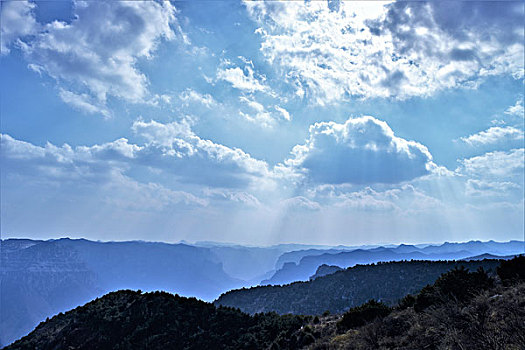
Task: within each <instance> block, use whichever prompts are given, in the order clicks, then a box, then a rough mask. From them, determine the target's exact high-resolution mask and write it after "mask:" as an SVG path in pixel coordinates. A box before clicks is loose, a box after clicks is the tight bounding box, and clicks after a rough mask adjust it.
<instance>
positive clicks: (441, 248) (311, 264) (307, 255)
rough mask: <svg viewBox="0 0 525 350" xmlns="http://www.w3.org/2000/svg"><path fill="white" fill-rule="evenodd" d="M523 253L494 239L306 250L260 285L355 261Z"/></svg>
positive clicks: (285, 258)
mask: <svg viewBox="0 0 525 350" xmlns="http://www.w3.org/2000/svg"><path fill="white" fill-rule="evenodd" d="M523 252H524V244H523V242H520V241H510V242H502V243H500V242H494V241H488V242H481V241H469V242H464V243H449V242H445V243H443V244H442V245H437V246H436V245H429V246H425V247H422V248H419V247H417V246H415V245H405V244H401V245H399V246H396V247H393V248H387V247H382V246H380V247H376V248H372V249H355V250H334V249H331V250H328V251H322V250H318V249H316V250H304V251H297V252H290V253H285V254H283V255H282V256H281V257H280V258H279V260H278V262H277V265H276V267H278V266H280V268H278V269H277V271H276V272H275V273H274V275H273V276H272V277H271V278H269V279H266V280H263V281H261V283H260V285H281V284H287V283H291V282H294V281H307V280H308V279H309V278H310V276H312V275H313V274H315V272H316V270H317V268H318V267H319V266H321V265H336V266H339V267H343V268H346V267H351V266H354V265H356V264H370V263H376V262H380V261H402V260H412V259H414V260H432V261H436V260H457V259H465V258H469V257H472V256H476V255H481V254H492V255H494V256H514V255H517V254H520V253H523Z"/></svg>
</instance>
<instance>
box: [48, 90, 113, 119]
mask: <svg viewBox="0 0 525 350" xmlns="http://www.w3.org/2000/svg"><path fill="white" fill-rule="evenodd" d="M58 95H59V96H60V98H61V99H62V101H64V102H65V103H67V104H69V105H71V106H72V107H73V108H76V109H78V110H80V111H81V112H84V113H88V114H97V113H99V114H102V115H103V116H104V117H106V118H109V117H110V116H111V114H110V112H109V110H108V109H107V108H105V107H102V106H101V105H99V104H98V101H96V100H95V99H94V98H93V97H91V96H90V95H88V94H76V93H74V92H71V91H68V90H64V89H62V88H61V89H59V92H58Z"/></svg>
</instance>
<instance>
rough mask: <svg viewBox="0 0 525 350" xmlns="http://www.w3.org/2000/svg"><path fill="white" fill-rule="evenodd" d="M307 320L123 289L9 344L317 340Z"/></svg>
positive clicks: (284, 343)
mask: <svg viewBox="0 0 525 350" xmlns="http://www.w3.org/2000/svg"><path fill="white" fill-rule="evenodd" d="M306 321H307V318H305V317H300V316H278V315H277V314H275V313H273V314H272V313H270V314H258V315H254V316H250V315H247V314H245V313H242V312H241V311H239V310H236V309H232V308H226V307H219V308H216V307H215V306H213V305H212V304H209V303H205V302H203V301H200V300H197V299H195V298H184V297H180V296H178V295H172V294H168V293H164V292H152V293H141V292H140V291H138V292H137V291H130V290H122V291H118V292H112V293H109V294H107V295H105V296H103V297H102V298H97V299H95V300H94V301H92V302H90V303H88V304H86V305H84V306H81V307H78V308H76V309H74V310H72V311H69V312H67V313H65V314H59V315H57V316H55V317H53V318H52V319H50V320H47V321H46V322H43V323H41V324H40V325H39V326H38V327H37V328H36V329H35V330H34V331H33V332H31V333H30V334H29V335H28V336H26V337H24V338H22V339H20V340H18V341H16V342H15V343H13V344H12V345H11V346H8V347H7V348H6V349H11V350H13V349H42V350H45V349H196V350H197V349H198V350H202V349H264V348H268V347H270V346H274V347H277V348H285V349H294V348H295V349H296V348H299V347H301V346H304V345H306V344H307V343H308V342H312V341H313V340H314V339H313V338H312V336H309V335H308V334H305V333H304V332H302V331H301V327H302V326H303V325H304V324H305V323H306Z"/></svg>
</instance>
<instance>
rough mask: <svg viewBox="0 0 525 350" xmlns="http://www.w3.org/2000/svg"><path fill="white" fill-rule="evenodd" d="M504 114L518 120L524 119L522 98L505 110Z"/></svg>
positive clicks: (524, 112)
mask: <svg viewBox="0 0 525 350" xmlns="http://www.w3.org/2000/svg"><path fill="white" fill-rule="evenodd" d="M505 114H508V115H511V116H515V117H518V118H525V111H524V109H523V98H520V99H519V100H517V101H516V104H515V105H514V106H510V107H509V108H507V110H506V111H505Z"/></svg>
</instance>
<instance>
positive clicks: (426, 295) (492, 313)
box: [306, 256, 525, 350]
mask: <svg viewBox="0 0 525 350" xmlns="http://www.w3.org/2000/svg"><path fill="white" fill-rule="evenodd" d="M522 271H525V257H523V256H522V257H519V258H515V259H513V260H511V261H508V262H502V264H501V267H500V268H498V276H497V277H496V279H493V278H491V277H489V276H488V275H487V273H486V272H485V271H483V270H482V269H479V270H477V271H475V272H469V271H467V270H466V269H462V268H458V269H454V270H452V271H450V272H447V273H445V274H443V275H442V276H441V277H440V278H439V279H438V280H437V281H436V283H434V284H433V285H429V286H427V287H425V288H424V289H423V290H422V291H421V292H420V293H418V294H417V295H413V296H407V297H405V298H404V299H403V300H402V301H401V302H400V303H399V304H398V305H397V306H396V307H393V308H389V307H388V306H386V305H384V304H381V303H378V302H374V301H371V302H368V303H366V304H364V305H361V306H360V307H356V308H352V309H350V310H349V311H348V312H346V313H345V314H344V315H343V316H342V317H338V316H327V317H322V318H321V319H317V320H316V322H315V323H314V324H312V325H311V327H312V330H311V332H312V334H313V335H314V337H315V338H316V341H315V342H314V343H312V344H310V345H308V346H307V347H306V348H308V349H312V350H321V349H379V350H381V349H404V350H412V349H413V350H416V349H430V350H434V349H435V350H437V349H453V350H455V349H458V350H460V349H494V350H514V349H516V350H518V349H525V279H524V278H523V272H522ZM520 276H521V277H520ZM498 277H499V278H498ZM500 282H502V283H500Z"/></svg>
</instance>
